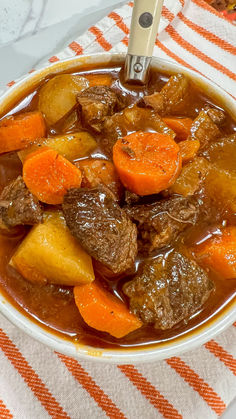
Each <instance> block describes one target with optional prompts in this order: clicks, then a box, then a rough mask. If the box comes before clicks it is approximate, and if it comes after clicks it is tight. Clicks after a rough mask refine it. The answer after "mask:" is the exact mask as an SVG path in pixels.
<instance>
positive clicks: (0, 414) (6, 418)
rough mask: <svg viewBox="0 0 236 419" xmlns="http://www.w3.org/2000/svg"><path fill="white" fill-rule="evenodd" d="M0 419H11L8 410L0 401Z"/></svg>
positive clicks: (11, 416)
mask: <svg viewBox="0 0 236 419" xmlns="http://www.w3.org/2000/svg"><path fill="white" fill-rule="evenodd" d="M0 418H1V419H13V415H12V414H11V412H10V410H9V409H8V408H7V407H6V406H5V404H4V403H3V401H2V400H0Z"/></svg>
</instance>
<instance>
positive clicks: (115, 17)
mask: <svg viewBox="0 0 236 419" xmlns="http://www.w3.org/2000/svg"><path fill="white" fill-rule="evenodd" d="M108 17H110V18H111V19H113V20H114V21H115V22H116V26H118V28H120V29H121V30H122V31H123V32H124V33H125V34H126V35H128V34H129V28H128V26H126V24H125V23H124V21H123V19H122V17H121V16H119V15H118V13H115V12H111V13H110V14H109V15H108Z"/></svg>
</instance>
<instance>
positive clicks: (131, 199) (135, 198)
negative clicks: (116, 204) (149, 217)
mask: <svg viewBox="0 0 236 419" xmlns="http://www.w3.org/2000/svg"><path fill="white" fill-rule="evenodd" d="M139 201H140V196H139V195H136V193H133V192H130V191H127V190H126V191H125V203H126V204H128V205H129V206H131V205H134V204H137V203H138V202H139Z"/></svg>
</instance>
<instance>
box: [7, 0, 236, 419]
mask: <svg viewBox="0 0 236 419" xmlns="http://www.w3.org/2000/svg"><path fill="white" fill-rule="evenodd" d="M122 3H124V1H117V0H66V1H65V0H0V88H1V87H3V86H5V85H6V83H8V82H9V81H11V80H13V79H16V78H18V77H20V76H21V75H23V74H24V73H26V72H28V71H29V70H30V69H31V68H34V67H35V66H36V65H37V63H38V62H39V61H41V60H42V59H43V58H47V57H50V56H52V55H54V53H55V52H56V51H58V50H60V49H61V48H63V46H64V45H67V44H68V43H69V42H70V41H71V40H73V39H74V37H75V36H78V35H80V34H82V33H83V32H84V31H85V30H86V29H87V28H89V27H90V26H91V25H93V24H95V23H96V22H97V21H98V20H100V19H101V18H102V17H103V16H105V15H106V14H107V13H109V12H110V11H111V10H112V9H114V7H115V6H119V5H121V4H122ZM235 418H236V401H235V402H234V403H232V404H231V405H230V406H229V408H228V409H227V412H226V413H225V414H224V415H223V416H222V419H235ZM196 419H202V418H197V417H196ZM205 419H207V418H205Z"/></svg>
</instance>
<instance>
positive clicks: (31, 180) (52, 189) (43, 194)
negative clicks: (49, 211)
mask: <svg viewBox="0 0 236 419" xmlns="http://www.w3.org/2000/svg"><path fill="white" fill-rule="evenodd" d="M81 178H82V176H81V172H80V170H79V169H78V168H77V167H76V166H74V165H73V164H72V163H70V162H69V161H68V160H66V159H65V158H64V157H62V156H60V155H59V154H58V153H57V152H56V151H55V150H53V149H51V148H48V147H44V148H42V149H41V150H38V151H36V152H34V153H31V154H29V155H28V156H27V158H26V160H25V162H24V165H23V179H24V182H25V184H26V185H27V187H28V188H29V190H30V191H31V192H32V194H33V195H35V196H36V197H37V198H38V199H39V200H40V201H42V202H45V203H46V204H53V205H57V204H61V203H62V202H63V197H64V195H65V194H66V192H67V190H68V189H70V188H76V187H80V185H81Z"/></svg>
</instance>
